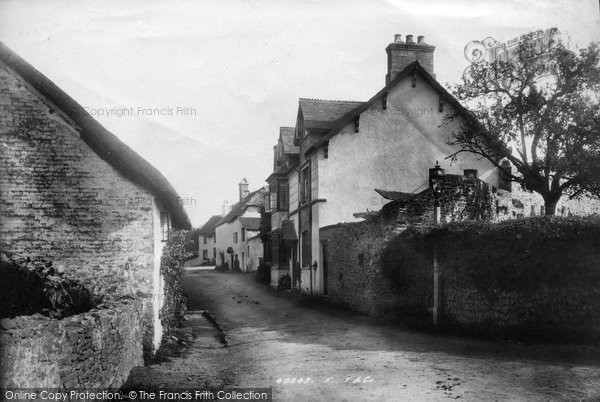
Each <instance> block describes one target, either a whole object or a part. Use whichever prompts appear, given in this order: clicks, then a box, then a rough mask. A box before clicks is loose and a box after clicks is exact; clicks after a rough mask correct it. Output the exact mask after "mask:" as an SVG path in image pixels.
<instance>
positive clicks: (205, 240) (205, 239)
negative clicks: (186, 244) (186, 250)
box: [202, 236, 208, 244]
mask: <svg viewBox="0 0 600 402" xmlns="http://www.w3.org/2000/svg"><path fill="white" fill-rule="evenodd" d="M202 237H204V239H203V240H204V244H206V243H207V242H208V237H207V236H202Z"/></svg>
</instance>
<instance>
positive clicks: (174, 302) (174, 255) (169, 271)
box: [160, 230, 189, 336]
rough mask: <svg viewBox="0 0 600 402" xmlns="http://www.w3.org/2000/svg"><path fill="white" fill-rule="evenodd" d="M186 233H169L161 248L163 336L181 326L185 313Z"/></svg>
mask: <svg viewBox="0 0 600 402" xmlns="http://www.w3.org/2000/svg"><path fill="white" fill-rule="evenodd" d="M188 242H189V236H188V233H187V231H185V230H180V231H171V232H170V233H169V239H168V241H167V244H166V245H165V247H164V248H163V254H162V257H161V260H160V272H161V273H162V275H163V277H164V280H165V303H164V305H163V307H162V309H161V311H160V313H161V314H160V319H161V323H162V325H163V329H164V333H163V334H164V336H169V335H172V334H173V333H174V331H175V329H176V328H177V327H179V326H180V325H181V323H182V322H183V319H184V317H185V313H186V311H187V305H186V298H185V295H184V294H183V287H182V286H181V276H182V275H183V263H184V262H185V260H186V245H187V244H188Z"/></svg>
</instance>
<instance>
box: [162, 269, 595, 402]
mask: <svg viewBox="0 0 600 402" xmlns="http://www.w3.org/2000/svg"><path fill="white" fill-rule="evenodd" d="M184 285H185V289H186V292H187V294H188V296H189V297H190V303H189V305H190V309H191V310H209V311H210V313H211V314H212V315H213V316H214V317H215V318H216V320H217V321H218V324H219V325H220V326H221V327H222V329H223V330H224V332H225V335H226V336H225V339H226V341H227V347H221V348H217V347H216V346H214V345H212V346H210V345H209V344H210V342H208V343H207V341H206V333H205V332H202V331H206V329H205V327H203V325H202V324H194V322H196V323H197V321H194V319H192V320H191V321H190V322H191V323H192V325H197V326H198V328H199V330H197V333H198V334H200V335H199V336H198V339H199V342H198V343H194V345H193V346H192V348H191V351H190V352H189V353H188V354H187V355H185V356H184V357H182V358H181V359H180V360H179V361H177V360H176V361H175V363H173V362H171V363H168V364H171V365H172V364H175V369H176V370H183V372H184V373H183V374H181V373H180V371H176V373H179V378H180V379H181V378H187V377H186V375H185V372H186V370H187V372H188V373H190V375H192V374H193V375H194V377H193V378H191V379H190V378H188V380H187V381H191V382H193V383H195V382H196V381H197V380H198V381H199V380H200V379H201V378H203V381H204V382H205V383H206V384H212V385H221V384H223V383H225V384H232V385H236V386H252V387H273V394H274V398H275V400H282V401H287V400H294V401H357V400H359V401H362V400H372V401H388V400H389V401H392V400H393V401H399V400H400V401H402V400H407V401H414V400H418V401H421V400H425V401H427V400H448V399H461V400H485V401H494V400H539V401H547V400H600V348H597V347H585V346H558V345H519V344H510V343H497V342H485V341H478V340H474V339H467V338H449V337H442V336H436V335H431V334H424V333H420V332H416V331H407V330H403V329H400V328H397V327H390V326H385V325H382V324H377V323H374V322H373V320H372V319H370V318H368V317H364V316H361V315H356V314H350V313H348V312H346V311H342V310H337V309H333V308H325V309H323V308H321V309H319V308H316V307H315V306H314V304H313V305H309V303H306V301H305V299H304V298H302V297H298V296H297V295H292V294H289V293H285V292H284V293H283V294H282V293H277V292H275V291H274V290H272V289H270V288H268V287H265V286H263V285H259V284H256V283H255V282H254V281H253V276H252V275H249V274H240V275H232V274H224V273H218V272H214V271H199V270H196V271H191V272H189V273H188V274H186V276H185V279H184ZM192 317H197V315H195V316H194V315H192ZM203 328H204V329H203ZM198 331H199V332H198ZM202 334H205V335H204V337H203V336H202ZM212 342H213V343H214V340H213V341H212ZM207 345H209V346H207ZM221 346H222V345H221ZM207 368H209V369H207ZM166 369H167V370H169V369H168V368H166ZM171 370H172V368H171ZM173 378H175V377H173ZM300 378H302V379H303V381H302V383H298V380H296V381H295V382H296V383H291V382H292V380H291V379H300ZM307 379H310V380H308V381H307ZM286 380H287V381H286ZM286 382H287V383H286Z"/></svg>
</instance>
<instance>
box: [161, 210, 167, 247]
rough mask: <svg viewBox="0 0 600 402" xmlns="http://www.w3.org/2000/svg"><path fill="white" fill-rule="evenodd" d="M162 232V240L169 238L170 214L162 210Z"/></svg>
mask: <svg viewBox="0 0 600 402" xmlns="http://www.w3.org/2000/svg"><path fill="white" fill-rule="evenodd" d="M160 233H161V241H167V240H169V214H167V213H166V212H163V211H161V212H160Z"/></svg>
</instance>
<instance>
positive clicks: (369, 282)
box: [320, 221, 397, 316]
mask: <svg viewBox="0 0 600 402" xmlns="http://www.w3.org/2000/svg"><path fill="white" fill-rule="evenodd" d="M391 233H392V228H391V227H389V226H385V225H384V224H382V223H381V222H380V221H375V222H371V221H367V222H357V223H346V224H338V225H333V226H327V227H324V228H321V231H320V238H321V242H322V243H323V244H326V248H327V261H328V262H327V264H328V265H327V277H328V281H327V295H328V297H329V298H330V299H331V300H332V301H333V302H334V303H339V304H341V305H344V306H347V307H349V308H351V309H353V310H356V311H360V312H363V313H365V314H369V315H374V316H380V315H385V314H387V313H389V311H390V310H392V309H393V308H394V307H395V306H396V304H397V301H396V295H395V294H394V292H393V290H392V289H391V288H390V287H389V286H388V284H387V282H386V280H385V278H384V277H383V275H382V272H381V267H380V266H379V265H378V260H379V256H380V252H381V247H382V246H383V243H384V239H385V238H386V236H388V235H390V234H391Z"/></svg>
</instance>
